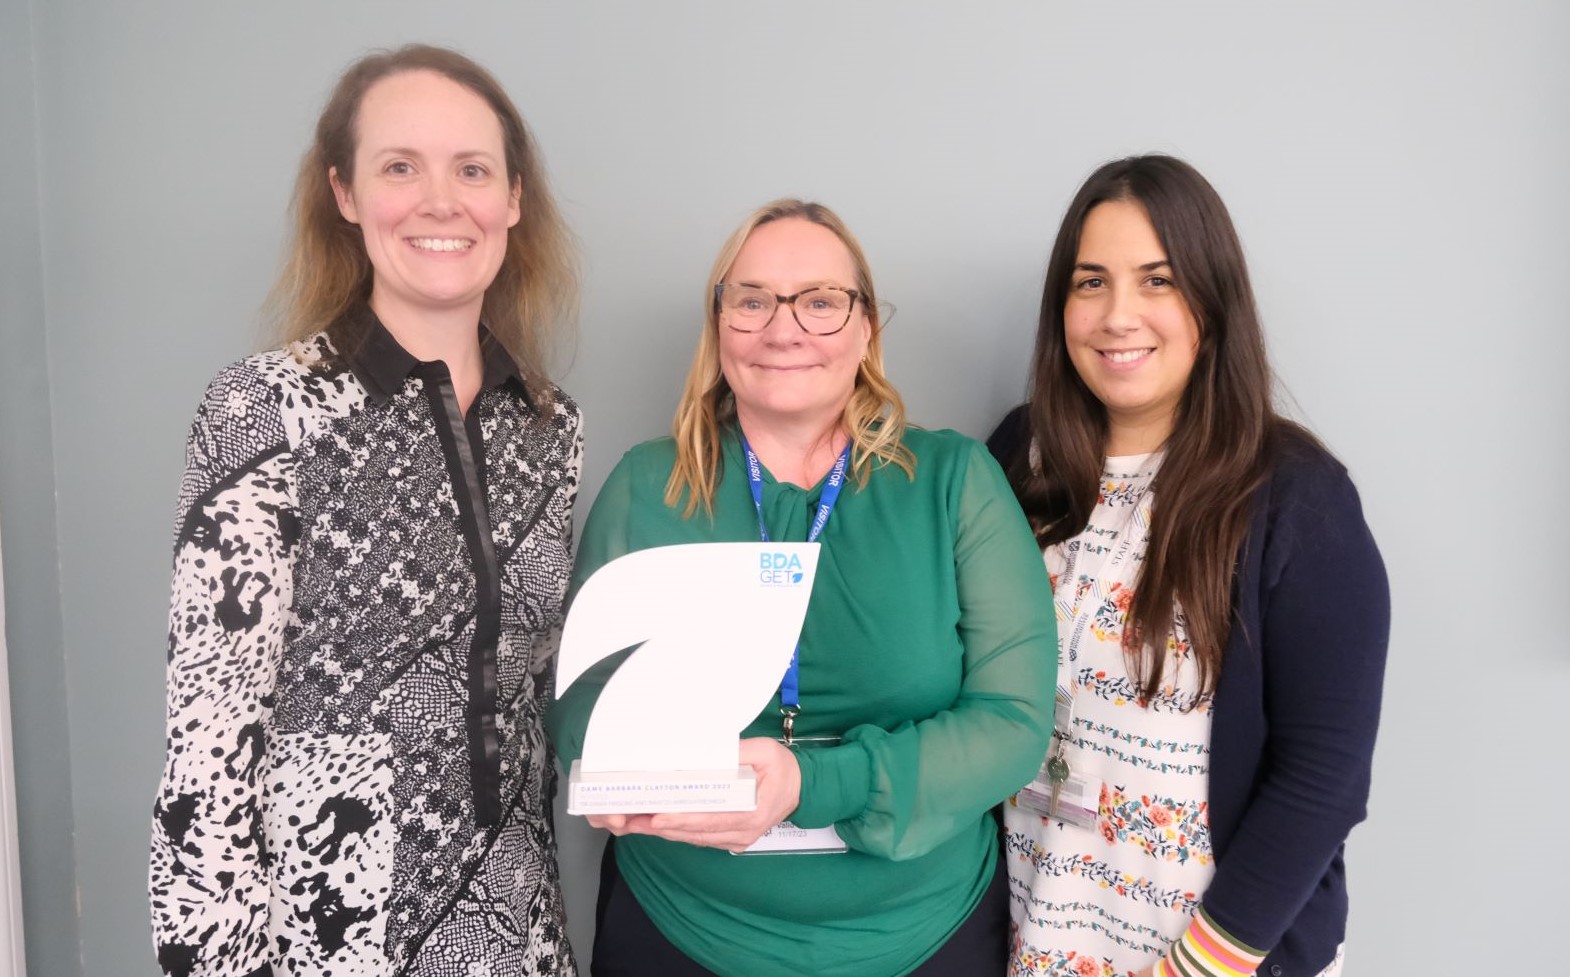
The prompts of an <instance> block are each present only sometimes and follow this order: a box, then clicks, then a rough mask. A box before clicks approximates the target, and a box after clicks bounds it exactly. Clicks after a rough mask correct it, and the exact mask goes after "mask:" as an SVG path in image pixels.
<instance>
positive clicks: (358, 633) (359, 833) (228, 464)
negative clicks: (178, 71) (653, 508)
mask: <svg viewBox="0 0 1570 977" xmlns="http://www.w3.org/2000/svg"><path fill="white" fill-rule="evenodd" d="M294 215H295V229H294V239H293V251H292V256H291V258H290V260H289V262H288V266H287V268H286V269H285V271H284V273H283V276H282V278H281V280H280V283H279V285H278V287H277V290H276V292H275V295H276V297H277V299H278V308H279V311H280V316H281V319H282V327H283V328H282V331H283V333H284V339H285V343H284V345H283V346H282V347H280V348H278V349H275V350H271V351H268V352H264V353H259V354H257V355H254V356H250V357H247V358H246V359H244V360H242V361H240V362H239V363H236V364H235V365H233V366H231V367H229V368H228V369H225V370H224V371H222V372H221V373H220V374H219V375H218V377H217V378H216V379H215V380H213V382H212V383H211V384H210V385H209V387H208V390H207V395H206V397H205V398H204V400H203V402H202V405H201V407H200V408H199V410H198V412H197V416H196V420H195V422H194V423H193V425H192V427H191V433H190V439H189V442H188V448H187V460H186V469H185V478H184V481H183V482H182V484H181V491H180V500H179V508H178V520H177V523H176V530H175V558H174V588H173V589H174V597H173V601H172V607H171V611H170V629H169V665H168V673H169V674H168V712H167V721H168V722H167V729H168V754H167V759H166V763H165V767H164V773H163V780H162V783H161V785H160V788H159V793H158V799H157V804H156V808H155V812H154V819H153V842H152V857H151V877H150V888H151V897H152V917H153V933H154V942H155V944H156V946H157V952H158V960H159V964H160V966H161V967H162V968H163V971H164V973H166V974H169V975H172V977H173V975H178V977H221V975H222V977H267V975H271V974H278V975H283V974H291V975H295V977H325V975H328V974H356V975H364V977H371V975H388V977H390V975H392V974H399V975H409V977H437V975H442V977H446V975H452V977H458V975H469V974H474V973H477V972H479V971H481V970H483V971H484V972H485V973H486V974H489V975H493V977H523V975H525V974H530V975H533V974H555V975H570V974H574V973H575V972H576V970H575V967H574V964H573V959H572V954H571V952H570V950H569V949H568V946H567V940H566V936H565V933H564V932H563V919H562V917H563V909H562V898H561V892H560V887H559V885H558V881H557V868H556V857H555V842H554V838H553V835H552V830H551V823H550V804H551V798H552V795H553V791H554V776H555V773H554V767H553V763H552V758H551V753H550V748H549V746H548V744H547V743H546V741H545V736H544V732H543V729H542V726H541V715H542V713H543V710H544V704H545V703H546V702H547V701H549V696H550V691H551V676H550V669H551V661H550V658H549V649H550V648H551V647H552V645H551V644H550V643H549V642H548V641H545V640H544V637H545V636H546V635H547V634H548V633H550V632H551V630H552V629H553V627H554V626H555V625H556V623H557V622H558V619H559V616H560V609H561V601H562V596H563V594H564V592H565V590H566V585H567V572H568V568H569V566H570V532H571V521H572V506H573V500H574V498H575V496H576V493H577V486H578V471H579V463H580V456H581V445H580V439H579V434H578V429H579V415H578V409H577V406H576V405H575V404H573V402H572V401H571V400H570V399H569V398H568V397H567V396H566V395H565V394H564V393H562V391H561V390H559V389H558V388H557V387H556V386H555V385H554V384H552V383H551V382H550V381H549V380H548V379H547V378H546V375H545V367H544V363H543V359H542V354H541V350H542V347H543V346H544V342H543V339H544V337H545V335H546V334H547V333H548V332H549V330H550V329H551V328H552V327H553V326H554V325H556V323H557V322H558V321H560V320H562V319H563V318H565V317H566V315H567V314H568V313H569V312H570V311H571V306H572V304H573V301H574V297H575V280H576V279H575V274H574V265H573V260H572V254H571V249H570V247H569V245H568V240H569V239H568V236H567V232H566V229H565V227H564V226H563V224H562V222H561V220H560V218H559V217H558V216H557V213H556V209H555V207H554V206H553V204H552V202H551V197H550V192H549V189H548V187H547V185H546V183H545V177H544V170H543V167H542V165H541V162H540V159H539V154H538V150H537V149H536V147H535V144H534V140H533V138H532V137H531V136H530V135H529V132H528V130H527V129H526V128H525V126H524V123H523V119H522V118H521V117H520V116H519V114H518V110H517V109H516V108H515V107H514V106H513V104H512V102H511V100H510V99H509V98H508V97H507V95H506V93H505V92H504V91H503V90H502V88H501V86H500V85H499V84H498V83H497V82H496V80H495V79H494V78H493V77H492V76H491V75H490V74H489V73H488V72H487V71H485V69H484V68H481V67H480V66H479V65H477V64H475V63H474V62H473V61H470V60H469V59H468V58H465V57H463V56H462V55H460V54H457V53H456V52H453V51H449V50H446V49H443V48H436V47H429V46H425V45H411V46H408V47H404V48H400V49H398V50H396V51H390V52H381V53H377V54H372V55H370V56H367V57H365V58H363V59H361V60H359V61H357V62H356V63H355V64H353V65H352V66H350V68H349V69H348V70H347V71H346V72H345V73H344V75H343V77H342V78H341V79H340V80H339V82H338V85H337V87H336V88H335V89H334V91H333V93H332V95H331V97H330V98H329V100H328V103H327V107H326V108H325V109H324V111H323V112H322V115H321V118H320V120H319V121H318V123H317V127H316V141H315V144H314V145H313V146H312V147H311V149H310V150H309V152H307V154H306V156H305V159H304V162H303V163H302V164H301V168H300V173H299V177H298V179H297V181H296V184H295V198H294Z"/></svg>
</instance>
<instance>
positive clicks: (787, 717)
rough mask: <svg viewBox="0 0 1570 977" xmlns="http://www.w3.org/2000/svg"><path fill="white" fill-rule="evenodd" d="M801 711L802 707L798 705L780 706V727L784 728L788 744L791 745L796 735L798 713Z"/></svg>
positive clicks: (786, 743)
mask: <svg viewBox="0 0 1570 977" xmlns="http://www.w3.org/2000/svg"><path fill="white" fill-rule="evenodd" d="M799 712H801V709H800V708H798V707H796V706H780V716H781V719H780V728H781V729H782V730H784V733H785V737H784V738H785V745H786V746H790V745H791V740H792V739H794V738H795V736H796V714H797V713H799Z"/></svg>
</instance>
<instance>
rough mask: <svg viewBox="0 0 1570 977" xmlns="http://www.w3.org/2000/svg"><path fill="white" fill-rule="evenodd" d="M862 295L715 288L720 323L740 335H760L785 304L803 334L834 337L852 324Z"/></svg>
mask: <svg viewBox="0 0 1570 977" xmlns="http://www.w3.org/2000/svg"><path fill="white" fill-rule="evenodd" d="M860 297H861V293H860V292H858V291H856V290H855V289H853V288H840V287H838V286H836V285H819V286H818V287H817V288H808V289H804V290H802V291H800V292H797V293H796V294H795V295H775V294H774V293H773V292H771V291H769V290H768V289H766V288H759V287H758V286H756V285H737V284H734V283H731V284H720V285H716V286H714V305H715V307H716V308H717V309H718V310H719V313H720V323H721V324H722V325H724V326H726V327H727V328H730V329H734V330H736V331H737V332H757V331H758V330H760V329H763V328H764V327H765V326H767V325H768V324H769V320H771V319H773V318H774V310H776V309H778V308H779V307H780V305H781V304H782V303H783V304H785V305H788V306H790V313H791V316H792V317H794V318H795V320H796V325H798V326H800V327H801V329H802V331H803V332H807V333H811V334H812V335H814V336H832V335H834V334H835V333H837V332H839V331H840V330H841V329H844V328H845V326H846V325H847V324H849V322H850V314H851V311H852V310H854V309H855V307H856V300H857V299H858V298H860Z"/></svg>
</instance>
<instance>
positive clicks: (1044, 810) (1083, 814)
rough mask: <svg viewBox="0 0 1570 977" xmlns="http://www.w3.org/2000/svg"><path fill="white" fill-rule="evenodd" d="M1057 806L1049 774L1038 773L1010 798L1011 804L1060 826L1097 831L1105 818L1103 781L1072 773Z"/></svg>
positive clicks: (1061, 785)
mask: <svg viewBox="0 0 1570 977" xmlns="http://www.w3.org/2000/svg"><path fill="white" fill-rule="evenodd" d="M1057 795H1058V796H1057V803H1056V804H1054V803H1053V797H1052V781H1051V780H1050V779H1049V778H1048V777H1047V774H1046V771H1045V770H1041V771H1039V772H1038V773H1037V774H1036V779H1035V780H1032V781H1031V782H1030V784H1029V786H1026V787H1021V788H1020V789H1019V793H1017V794H1015V795H1014V796H1013V797H1011V798H1009V803H1010V804H1012V805H1014V806H1015V807H1019V808H1023V809H1024V810H1027V811H1029V812H1031V813H1032V814H1036V815H1039V816H1041V817H1044V818H1051V819H1052V820H1054V821H1057V822H1059V823H1060V824H1071V825H1073V826H1074V827H1076V828H1085V829H1087V830H1094V829H1095V827H1096V822H1097V819H1099V818H1100V816H1101V781H1100V780H1098V779H1096V778H1095V777H1087V776H1085V775H1084V774H1080V773H1071V774H1069V775H1068V777H1067V778H1066V779H1065V780H1064V781H1063V782H1062V783H1061V784H1059V785H1058V792H1057Z"/></svg>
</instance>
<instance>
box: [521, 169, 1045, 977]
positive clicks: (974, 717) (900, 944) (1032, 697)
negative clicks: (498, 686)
mask: <svg viewBox="0 0 1570 977" xmlns="http://www.w3.org/2000/svg"><path fill="white" fill-rule="evenodd" d="M704 304H705V307H706V315H705V319H704V325H703V331H702V333H701V335H700V337H699V343H698V351H697V354H696V356H695V357H694V361H693V366H692V370H691V372H690V374H689V376H688V379H687V385H686V389H685V391H684V393H683V396H682V401H681V405H680V407H679V408H678V410H677V414H676V421H675V425H674V429H675V436H674V437H671V438H662V439H660V440H656V441H650V442H648V443H645V444H642V445H639V446H637V447H635V448H633V449H632V450H631V451H629V452H628V453H627V454H626V456H625V457H623V458H622V460H621V462H620V463H619V464H618V465H617V466H616V469H615V470H614V471H613V472H612V473H611V475H610V477H609V479H608V480H607V481H606V483H605V486H604V488H602V489H601V491H600V494H599V497H598V498H597V500H596V501H595V504H594V509H593V511H592V513H591V514H590V516H589V519H588V522H587V524H586V527H585V531H584V538H583V543H582V546H581V547H580V550H579V556H578V562H577V566H576V569H575V573H574V579H575V581H576V582H579V583H581V582H582V581H583V580H584V579H586V578H587V577H588V576H589V575H590V574H592V573H593V572H594V571H595V570H596V569H598V568H599V567H600V566H603V565H604V564H605V563H607V562H609V561H610V560H612V559H615V558H616V557H618V556H621V555H623V554H626V553H629V552H633V551H636V550H641V549H645V548H648V547H654V546H662V545H668V544H677V543H695V542H713V541H756V540H759V539H760V538H762V539H775V540H801V539H816V540H817V541H818V542H819V543H820V544H821V547H822V548H821V550H820V553H819V560H818V569H817V580H816V584H815V586H814V591H813V595H812V600H811V604H810V606H809V608H808V611H807V619H806V624H805V626H804V627H803V630H802V633H801V640H800V646H799V652H798V660H797V662H796V664H795V665H794V666H793V667H792V669H791V671H790V672H789V673H788V675H787V677H786V678H785V680H783V681H782V684H781V689H780V692H779V694H778V695H777V696H776V697H775V698H774V700H773V701H772V702H770V703H769V704H768V706H767V707H765V708H764V709H763V710H762V711H761V712H760V713H759V714H758V716H757V717H756V719H754V720H753V721H752V723H751V724H750V725H749V726H748V728H747V729H746V730H745V731H744V732H743V734H742V735H743V738H742V740H741V744H740V749H741V757H742V762H744V763H747V764H750V765H751V766H752V767H753V768H754V769H755V770H756V771H757V774H758V787H757V792H758V803H757V809H756V810H754V811H750V812H745V813H730V814H684V815H675V814H655V815H649V814H641V815H633V816H620V815H615V816H600V817H595V818H591V822H592V823H595V824H597V825H599V826H601V827H605V828H607V829H609V830H610V831H611V832H612V833H613V834H614V835H616V837H615V839H614V841H613V843H612V844H611V846H610V847H609V849H608V851H607V854H606V856H605V861H604V863H603V867H602V876H601V888H600V906H599V917H598V928H597V935H596V938H595V947H594V972H595V973H596V974H598V975H604V977H609V975H620V974H648V973H658V974H669V975H678V977H679V975H684V974H694V975H697V974H709V973H718V974H747V975H769V974H792V975H794V974H799V973H812V974H815V975H817V977H836V975H855V977H880V975H883V977H893V975H896V974H909V973H915V974H923V975H935V974H954V973H988V972H999V971H1001V969H1002V967H1003V961H1004V957H1005V949H1006V940H1007V892H1006V888H1005V886H1004V878H1003V875H1002V874H1001V872H1000V870H999V868H998V865H999V859H998V855H997V830H998V826H997V821H996V819H995V818H994V815H993V813H992V809H993V808H994V807H995V805H997V803H998V802H999V801H1000V800H1002V799H1003V798H1004V797H1006V796H1008V794H1009V793H1010V792H1011V791H1013V790H1014V789H1015V788H1017V787H1018V786H1019V785H1020V784H1021V783H1024V782H1025V781H1026V780H1028V779H1029V778H1030V775H1031V773H1032V772H1033V771H1034V770H1035V767H1036V765H1037V763H1038V762H1039V760H1040V755H1041V751H1042V750H1043V749H1044V748H1045V746H1046V742H1047V736H1048V734H1049V716H1050V710H1051V699H1052V682H1053V653H1052V649H1053V640H1054V638H1053V626H1052V618H1051V614H1050V611H1049V602H1050V597H1049V595H1048V592H1047V583H1046V576H1045V574H1044V573H1043V572H1042V569H1041V564H1040V561H1039V558H1038V557H1037V556H1036V552H1035V547H1034V544H1033V542H1032V540H1031V536H1030V530H1029V528H1028V527H1027V526H1026V524H1025V522H1024V519H1023V517H1022V516H1021V514H1020V512H1019V508H1018V506H1017V505H1015V503H1014V500H1013V499H1012V498H1011V497H1010V494H1009V489H1008V485H1007V482H1006V481H1005V479H1004V477H1003V474H1002V472H1001V471H1000V470H999V469H998V467H997V465H996V464H995V463H994V462H993V461H992V459H991V458H990V457H988V455H987V452H986V449H985V448H983V447H982V446H981V445H980V444H978V443H977V442H975V441H972V440H970V439H969V438H966V437H963V436H961V435H959V434H956V433H954V432H952V431H923V430H919V429H917V428H913V427H909V426H907V424H906V423H905V414H904V408H903V405H902V404H901V402H900V398H899V394H898V393H897V392H896V391H895V390H894V388H893V387H892V385H890V383H889V382H888V380H887V378H886V377H885V376H884V373H883V355H882V339H883V336H882V331H881V322H880V316H879V307H878V300H877V294H876V292H875V291H874V288H873V283H872V276H871V273H870V271H869V269H868V266H867V261H866V259H865V257H864V256H863V254H862V252H861V248H860V246H859V245H858V244H857V243H856V240H855V238H854V237H853V236H852V235H851V233H850V231H849V230H847V229H846V227H845V225H844V224H843V223H842V222H841V221H840V219H839V218H838V217H837V216H836V215H835V214H834V213H833V212H832V211H830V210H828V209H827V208H826V207H823V206H822V205H819V204H812V203H803V202H801V201H797V200H780V201H776V202H774V203H772V204H770V205H768V206H766V207H763V208H762V209H760V210H758V211H757V212H756V213H754V214H753V215H752V216H751V217H749V218H748V219H747V220H746V221H745V222H744V223H743V224H742V226H741V227H740V228H738V229H737V231H736V232H735V233H734V234H733V235H732V236H731V238H730V240H729V241H728V242H727V244H726V245H725V247H724V248H723V249H722V251H721V253H720V256H719V259H718V261H717V262H716V264H715V267H714V272H713V274H712V276H711V277H710V280H709V284H708V287H707V289H706V290H705V293H704ZM617 664H619V661H616V660H611V661H608V662H607V663H606V664H605V665H603V666H602V667H598V668H596V669H594V670H592V671H591V672H590V673H588V674H587V675H586V676H585V677H584V678H582V679H580V680H579V681H578V682H576V683H574V685H573V687H572V688H571V689H569V690H567V692H566V693H565V695H564V696H563V698H562V700H561V701H560V702H559V703H558V705H557V707H556V709H555V710H553V711H552V713H551V716H550V718H549V725H550V728H551V731H552V735H553V737H554V739H555V742H556V744H557V748H558V751H559V753H560V755H561V758H562V761H563V762H564V763H570V762H571V760H572V759H573V758H574V757H576V756H578V755H579V753H580V752H581V749H582V738H583V734H584V730H585V728H586V725H587V722H588V717H589V712H590V710H591V708H592V706H593V703H594V701H595V698H596V696H597V694H598V690H599V689H600V688H601V687H602V686H603V684H604V682H605V681H606V680H607V679H608V677H609V675H610V673H611V672H612V671H614V669H615V667H616V665H617ZM688 705H689V707H691V708H702V705H701V704H699V703H692V704H688ZM782 739H783V740H785V741H786V742H788V743H790V744H791V745H786V742H782ZM807 744H812V745H811V746H810V748H809V746H808V745H807ZM787 820H788V821H789V822H790V823H791V824H792V825H794V826H796V827H797V828H802V829H827V828H830V827H832V829H833V831H832V832H824V831H819V832H817V833H816V837H815V839H814V840H813V841H812V842H811V845H812V847H814V848H819V849H821V848H823V847H828V848H831V849H838V851H837V853H834V854H816V855H809V854H805V853H801V852H796V851H791V852H788V853H783V854H771V855H749V856H747V857H743V858H735V857H732V856H731V854H729V853H731V852H739V851H743V850H745V849H747V848H748V847H749V846H751V845H753V843H754V842H756V841H758V839H759V838H760V837H761V836H763V835H764V834H765V833H766V832H768V831H769V830H770V829H771V828H773V827H774V826H776V825H777V824H780V823H781V822H785V821H787Z"/></svg>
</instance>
